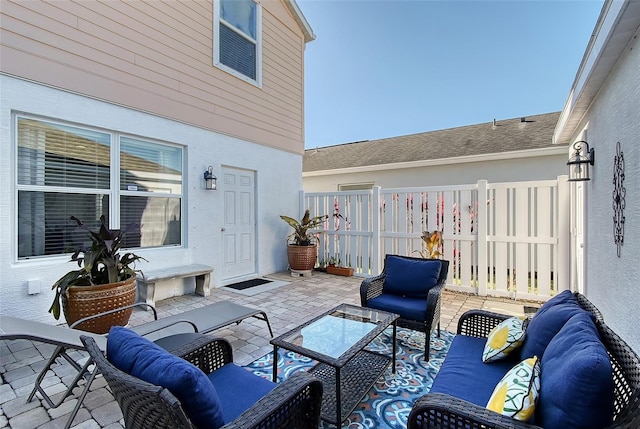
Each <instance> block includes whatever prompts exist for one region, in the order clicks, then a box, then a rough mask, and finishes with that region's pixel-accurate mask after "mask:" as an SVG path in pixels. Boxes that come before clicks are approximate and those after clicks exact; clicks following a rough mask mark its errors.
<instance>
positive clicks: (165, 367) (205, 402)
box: [107, 326, 224, 429]
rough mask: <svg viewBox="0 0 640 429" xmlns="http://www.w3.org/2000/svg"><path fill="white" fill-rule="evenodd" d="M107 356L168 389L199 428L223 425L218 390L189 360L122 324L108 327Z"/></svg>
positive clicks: (130, 370) (127, 370)
mask: <svg viewBox="0 0 640 429" xmlns="http://www.w3.org/2000/svg"><path fill="white" fill-rule="evenodd" d="M107 359H108V360H109V361H110V362H111V363H112V364H113V365H114V366H115V367H116V368H118V369H120V370H121V371H124V372H126V373H127V374H130V375H133V376H134V377H137V378H139V379H141V380H144V381H146V382H148V383H151V384H155V385H156V386H162V387H164V388H166V389H168V390H169V391H170V392H171V393H172V394H173V395H174V396H175V397H176V398H177V399H178V400H179V401H180V403H181V404H182V408H183V409H184V411H185V413H186V414H187V417H189V419H190V420H191V422H192V423H193V424H194V425H195V426H196V427H198V428H214V429H215V428H219V427H221V426H222V425H224V421H223V413H222V409H221V403H220V399H219V397H218V393H217V392H216V389H215V388H214V387H213V384H212V383H211V381H209V379H208V378H207V376H206V375H205V373H204V372H202V370H200V368H198V367H196V366H195V365H193V364H191V363H190V362H187V361H186V360H184V359H182V358H179V357H178V356H175V355H172V354H171V353H169V352H167V351H166V350H164V349H163V348H162V347H160V346H158V345H156V344H154V343H152V342H151V341H149V340H147V339H146V338H144V337H141V336H140V335H138V334H137V333H135V332H133V331H132V330H130V329H127V328H123V327H121V326H114V327H112V328H111V329H110V330H109V336H108V337H107Z"/></svg>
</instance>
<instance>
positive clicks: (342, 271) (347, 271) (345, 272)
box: [327, 258, 353, 277]
mask: <svg viewBox="0 0 640 429" xmlns="http://www.w3.org/2000/svg"><path fill="white" fill-rule="evenodd" d="M349 265H351V264H349ZM327 274H333V275H336V276H345V277H350V276H352V275H353V268H352V267H351V266H347V267H344V266H342V265H340V258H338V259H337V261H336V260H335V259H334V258H331V259H329V266H328V267H327Z"/></svg>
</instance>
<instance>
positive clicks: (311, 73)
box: [297, 0, 603, 148]
mask: <svg viewBox="0 0 640 429" xmlns="http://www.w3.org/2000/svg"><path fill="white" fill-rule="evenodd" d="M297 3H298V5H299V6H300V9H301V10H302V12H303V13H304V15H305V17H306V18H307V20H308V21H309V24H310V25H311V27H312V28H313V30H314V33H315V34H316V36H317V38H316V40H314V41H313V42H310V43H308V44H307V46H306V51H305V140H306V144H305V146H306V148H315V147H322V146H329V145H336V144H342V143H349V142H354V141H360V140H374V139H380V138H386V137H394V136H399V135H406V134H413V133H420V132H426V131H433V130H440V129H446V128H453V127H459V126H464V125H471V124H478V123H483V122H491V121H492V120H493V119H494V118H495V119H497V120H500V119H510V118H517V117H521V116H530V115H536V114H541V113H549V112H556V111H560V110H562V108H563V106H564V103H565V101H566V99H567V96H568V94H569V91H570V89H571V85H572V83H573V80H574V78H575V74H576V72H577V70H578V66H579V65H580V61H581V60H582V56H583V54H584V51H585V49H586V47H587V44H588V42H589V38H590V37H591V33H592V31H593V29H594V27H595V23H596V21H597V19H598V16H599V14H600V9H601V8H602V4H603V2H602V1H599V0H598V1H596V0H582V1H577V0H576V1H559V0H558V1H518V0H511V1H509V0H505V1H481V0H476V1H457V0H449V1H427V0H421V1H420V0H414V1H402V0H394V1H389V0H386V1H383V0H297Z"/></svg>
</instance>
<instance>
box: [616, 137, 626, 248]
mask: <svg viewBox="0 0 640 429" xmlns="http://www.w3.org/2000/svg"><path fill="white" fill-rule="evenodd" d="M626 194H627V190H626V189H625V187H624V155H623V154H622V150H621V149H620V142H618V144H617V145H616V156H615V157H614V161H613V241H614V243H615V244H616V246H617V247H618V258H619V257H620V253H621V252H622V244H623V243H624V207H625V204H626V203H625V196H626Z"/></svg>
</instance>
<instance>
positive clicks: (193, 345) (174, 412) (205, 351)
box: [81, 335, 322, 429]
mask: <svg viewBox="0 0 640 429" xmlns="http://www.w3.org/2000/svg"><path fill="white" fill-rule="evenodd" d="M81 340H82V342H83V343H84V345H85V347H86V350H87V352H88V353H89V355H90V357H91V359H93V361H94V362H95V363H96V365H97V367H98V369H99V371H100V372H101V373H102V375H103V376H104V378H105V379H106V381H107V383H108V384H109V387H110V388H111V391H112V393H113V395H114V397H115V398H116V400H117V402H118V405H119V406H120V409H121V410H122V414H123V416H124V423H125V427H127V428H136V429H137V428H148V429H159V428H167V429H169V428H172V429H177V428H188V429H193V428H194V427H195V426H194V425H193V424H192V423H191V421H190V420H189V418H188V417H187V415H186V414H185V411H184V409H183V407H182V405H181V403H180V401H178V399H177V398H176V397H175V396H174V395H173V394H172V393H171V392H169V390H167V389H165V388H163V387H160V386H156V385H154V384H151V383H147V382H145V381H142V380H140V379H139V378H136V377H133V376H131V375H129V374H127V373H125V372H122V371H120V370H119V369H117V368H116V367H115V366H113V365H112V364H111V363H110V362H109V361H108V360H107V359H106V358H105V356H104V355H103V353H102V352H101V351H100V349H99V348H98V347H97V345H96V343H95V341H94V340H93V339H92V338H90V337H87V336H82V337H81ZM172 352H173V353H174V354H177V355H178V356H181V357H183V358H184V359H186V360H188V361H189V362H191V363H193V364H194V365H195V366H197V367H199V368H200V369H201V370H202V371H203V372H205V373H206V374H209V373H211V372H213V371H215V370H216V369H218V368H221V367H222V366H223V365H224V364H226V363H230V362H232V361H233V357H232V349H231V345H230V344H229V342H227V341H226V340H222V339H214V338H211V337H208V336H205V335H200V336H199V337H198V339H197V340H196V341H192V342H190V343H188V344H185V345H184V346H183V347H182V349H181V350H172ZM321 403H322V383H321V382H320V381H319V380H317V379H315V378H314V377H313V376H311V375H310V374H308V373H307V372H304V371H299V372H296V373H295V374H293V375H292V376H291V377H290V378H288V379H287V380H285V381H284V382H282V383H280V384H279V385H277V386H276V387H275V388H274V389H273V390H272V391H271V392H269V393H268V394H267V395H265V396H264V397H263V398H262V399H260V400H259V401H258V402H257V403H255V404H254V405H253V406H252V407H251V408H249V409H248V410H246V411H245V412H244V413H242V414H241V415H240V416H238V418H237V419H236V420H235V421H233V422H230V423H227V424H226V425H224V426H223V427H224V429H231V428H265V429H266V428H282V429H285V428H299V429H317V428H318V424H319V421H320V406H321Z"/></svg>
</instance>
